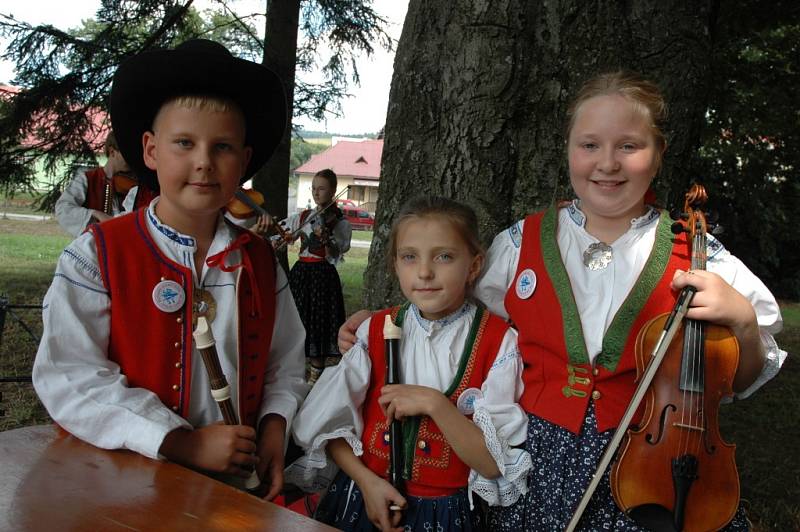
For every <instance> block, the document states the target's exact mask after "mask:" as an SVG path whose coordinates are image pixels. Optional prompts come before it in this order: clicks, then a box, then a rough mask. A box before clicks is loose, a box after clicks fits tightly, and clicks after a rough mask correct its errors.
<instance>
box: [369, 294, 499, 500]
mask: <svg viewBox="0 0 800 532" xmlns="http://www.w3.org/2000/svg"><path fill="white" fill-rule="evenodd" d="M399 309H400V307H395V308H392V309H387V310H382V311H380V312H378V313H376V314H374V315H373V316H372V319H371V321H370V328H369V358H370V362H371V364H372V369H371V373H370V386H369V389H368V390H367V395H366V397H365V399H364V405H363V407H362V415H363V418H364V433H363V435H362V437H361V442H362V445H363V448H364V454H363V455H362V456H361V460H363V462H364V464H365V465H366V466H367V467H369V468H370V470H372V472H373V473H375V474H376V475H379V476H381V477H383V478H387V477H388V476H389V441H388V440H389V427H388V423H387V422H386V417H385V416H384V415H383V412H381V409H380V406H379V405H378V397H380V391H381V387H382V386H383V385H384V383H385V382H386V360H385V355H384V351H385V344H384V340H383V323H384V316H386V315H387V314H389V313H391V314H392V315H393V316H395V317H396V316H397V314H398V311H399ZM401 320H402V317H401ZM508 327H509V325H508V324H507V323H506V322H504V321H503V320H502V319H500V318H499V317H497V316H495V315H493V314H490V313H489V312H488V311H487V310H485V309H482V310H481V311H479V312H478V313H477V314H476V316H475V320H474V321H473V325H472V330H471V331H470V335H469V339H468V340H467V345H466V346H465V351H464V354H462V356H461V362H460V365H459V370H458V372H457V373H456V377H455V379H454V380H453V382H452V383H451V385H450V387H449V389H448V390H446V392H445V395H446V396H448V397H449V398H450V400H451V401H452V402H453V403H454V404H455V402H456V401H457V400H458V397H459V396H460V395H461V393H462V392H463V391H464V390H466V389H467V388H477V389H480V387H481V385H482V384H483V382H484V381H485V380H486V376H487V375H488V374H489V369H490V368H491V367H492V364H493V363H494V361H495V358H496V357H497V352H498V351H499V350H500V344H501V343H502V341H503V337H504V336H505V333H506V331H507V330H508ZM403 447H404V452H403V455H404V463H405V467H404V470H403V478H404V479H405V488H406V491H407V492H408V493H409V494H410V495H414V496H417V497H440V496H444V495H450V494H452V493H454V492H455V491H456V490H458V489H460V488H463V487H465V486H466V485H467V479H468V478H469V466H467V465H466V464H465V463H464V462H462V461H461V459H460V458H459V457H458V455H457V454H456V453H455V452H454V451H453V449H452V447H451V446H450V444H448V443H447V440H446V439H445V437H444V435H443V434H442V431H441V430H439V427H437V426H436V423H434V422H433V420H432V419H431V418H429V417H428V416H416V417H414V418H409V419H406V420H405V421H404V422H403Z"/></svg>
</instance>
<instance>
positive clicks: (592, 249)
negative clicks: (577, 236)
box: [583, 242, 613, 271]
mask: <svg viewBox="0 0 800 532" xmlns="http://www.w3.org/2000/svg"><path fill="white" fill-rule="evenodd" d="M612 257H613V250H612V249H611V246H609V245H608V244H606V243H605V242H595V243H594V244H592V245H590V246H589V247H588V248H586V251H584V252H583V265H584V266H586V267H587V268H589V269H590V270H592V271H594V270H604V269H605V268H607V267H608V265H609V264H611V259H612Z"/></svg>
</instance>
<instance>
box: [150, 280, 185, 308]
mask: <svg viewBox="0 0 800 532" xmlns="http://www.w3.org/2000/svg"><path fill="white" fill-rule="evenodd" d="M185 302H186V293H185V292H184V291H183V287H182V286H181V285H180V284H178V283H177V282H175V281H170V280H167V279H162V281H161V282H160V283H158V284H157V285H156V286H155V288H153V303H155V305H156V308H157V309H158V310H160V311H161V312H175V311H176V310H180V309H181V308H182V307H183V304H184V303H185Z"/></svg>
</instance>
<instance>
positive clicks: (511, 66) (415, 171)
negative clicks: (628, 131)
mask: <svg viewBox="0 0 800 532" xmlns="http://www.w3.org/2000/svg"><path fill="white" fill-rule="evenodd" d="M713 3H714V2H712V1H711V0H702V1H699V2H694V3H691V4H686V3H684V2H680V1H678V0H664V1H662V0H658V1H656V0H647V1H644V0H634V1H630V2H599V1H591V2H585V1H583V0H557V1H549V2H526V1H524V0H495V1H492V2H489V1H478V0H471V1H470V0H457V1H444V0H439V1H432V0H410V3H409V8H408V14H407V15H406V21H405V24H404V26H403V33H402V35H401V37H400V42H399V44H398V48H397V54H396V56H395V63H394V76H393V79H392V86H391V91H390V96H389V109H388V113H387V121H386V137H385V142H384V149H383V160H382V174H381V184H380V195H379V199H378V205H377V217H376V222H375V238H374V239H373V244H372V247H371V249H370V256H369V266H368V268H367V271H366V273H365V293H364V302H365V304H366V305H367V306H369V307H371V308H379V307H383V306H386V305H388V304H391V303H394V302H396V301H398V300H399V299H400V298H401V297H402V296H401V294H400V292H399V288H398V286H397V284H396V282H395V281H394V279H393V278H392V276H391V275H390V274H389V273H388V272H387V269H386V266H385V264H386V261H385V258H384V253H385V246H386V238H387V236H388V234H389V231H390V227H391V224H392V221H393V220H394V217H395V215H396V213H397V212H398V210H399V209H400V207H401V205H402V204H403V203H404V201H405V200H407V199H408V198H409V197H411V196H413V195H417V194H426V195H429V194H437V195H444V196H448V197H452V198H455V199H459V200H461V201H464V202H466V203H468V204H469V205H471V206H472V207H473V208H474V209H475V210H476V212H477V213H478V216H479V219H480V222H481V225H480V227H481V235H482V238H483V240H484V243H485V244H487V245H488V244H489V243H491V240H492V238H493V237H494V235H495V234H497V233H498V232H499V231H500V230H502V229H503V228H505V227H507V226H509V225H510V224H511V223H513V222H514V221H516V220H518V219H520V218H522V217H523V216H524V215H525V214H527V213H529V212H533V211H535V210H538V209H540V208H542V207H545V206H547V205H549V204H551V203H553V202H554V201H555V200H558V199H566V198H570V197H571V190H570V185H569V177H568V174H567V165H566V157H565V155H566V154H565V146H564V143H565V138H564V131H565V125H566V111H567V107H568V105H569V102H570V100H571V98H572V97H573V95H574V93H575V92H576V91H577V89H578V88H579V87H580V85H581V84H582V83H583V81H585V80H586V79H588V78H590V77H592V76H594V75H595V74H598V73H600V72H605V71H612V70H617V69H619V68H626V69H631V70H635V71H638V72H641V73H642V74H644V75H645V76H646V77H648V78H650V79H652V80H654V81H656V82H657V83H658V84H659V85H660V87H661V88H662V90H663V91H664V94H665V95H666V97H667V100H668V103H669V105H670V118H669V124H668V128H667V131H666V134H667V137H668V142H669V145H670V148H669V150H668V152H667V156H666V158H665V164H664V168H663V169H662V171H661V174H660V176H658V177H657V181H656V183H657V190H658V192H659V198H660V199H661V200H662V202H664V203H666V202H669V203H670V204H671V203H672V201H673V200H674V198H675V197H676V196H678V195H682V193H683V190H684V188H685V185H686V183H687V182H688V181H689V180H690V178H691V177H692V176H691V162H692V161H693V160H694V157H693V152H694V150H695V148H696V146H697V144H698V142H699V134H700V126H701V124H702V120H703V116H704V112H705V109H706V94H707V91H708V90H709V87H707V82H706V76H705V73H706V72H707V69H708V66H709V61H710V47H711V40H710V25H711V23H712V12H713V11H712V4H713Z"/></svg>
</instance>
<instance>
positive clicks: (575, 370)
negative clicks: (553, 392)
mask: <svg viewBox="0 0 800 532" xmlns="http://www.w3.org/2000/svg"><path fill="white" fill-rule="evenodd" d="M576 374H584V375H588V374H589V370H588V369H586V368H582V367H580V366H573V365H572V364H567V385H566V386H564V387H563V388H561V393H563V394H564V397H581V398H583V397H586V395H587V392H586V391H585V390H581V389H579V388H572V386H574V385H576V384H577V385H579V386H587V385H589V384H591V382H592V379H591V378H589V377H580V376H578V375H576Z"/></svg>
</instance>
